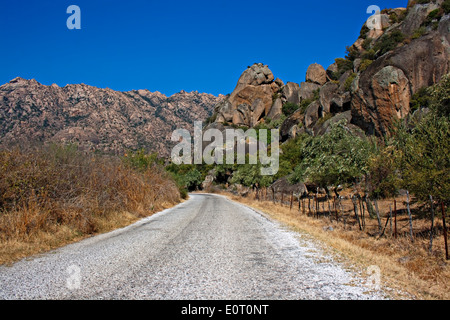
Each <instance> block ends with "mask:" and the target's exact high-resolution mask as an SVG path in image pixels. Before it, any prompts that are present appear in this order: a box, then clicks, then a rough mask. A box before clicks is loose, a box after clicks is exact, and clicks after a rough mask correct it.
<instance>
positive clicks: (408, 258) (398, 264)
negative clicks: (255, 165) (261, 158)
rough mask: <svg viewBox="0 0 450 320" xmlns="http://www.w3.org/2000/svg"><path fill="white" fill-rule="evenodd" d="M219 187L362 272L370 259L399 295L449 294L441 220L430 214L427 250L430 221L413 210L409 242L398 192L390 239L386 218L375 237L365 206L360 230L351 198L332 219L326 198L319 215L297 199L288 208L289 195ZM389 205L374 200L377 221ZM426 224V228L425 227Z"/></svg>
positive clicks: (443, 297) (375, 227) (439, 296)
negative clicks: (275, 197)
mask: <svg viewBox="0 0 450 320" xmlns="http://www.w3.org/2000/svg"><path fill="white" fill-rule="evenodd" d="M219 193H222V194H224V195H226V196H228V197H229V198H230V199H232V200H235V201H238V202H241V203H243V204H245V205H248V206H250V207H253V208H255V209H258V210H260V211H262V212H264V213H266V214H268V215H269V216H271V217H272V218H274V219H276V220H278V221H280V222H282V223H283V224H285V225H287V226H289V227H290V228H292V229H293V230H295V231H301V232H304V233H307V234H310V235H311V236H313V237H314V238H317V239H319V240H321V241H322V242H323V243H325V244H327V245H328V248H330V249H331V250H333V251H336V252H338V253H340V254H343V255H344V256H345V257H347V258H349V260H350V261H351V262H352V263H353V264H355V265H356V266H358V267H359V268H360V270H361V271H362V272H364V270H366V268H367V267H368V266H370V265H376V266H378V267H379V268H380V269H381V272H382V281H383V283H384V284H385V285H386V286H388V287H390V288H393V289H396V290H398V291H397V292H404V294H399V293H397V294H396V295H397V298H399V299H421V300H422V299H423V300H425V299H438V300H447V299H449V298H450V290H449V289H450V267H449V262H448V261H446V260H445V254H444V240H443V236H442V232H440V231H442V224H440V222H439V219H437V218H436V220H435V226H436V230H437V235H435V238H434V241H433V252H432V254H430V253H429V251H428V248H429V238H428V236H429V227H430V222H429V220H427V219H425V218H423V219H421V218H420V215H419V214H418V213H417V211H415V212H416V216H415V217H414V218H415V219H414V221H413V226H414V229H413V230H414V242H412V241H411V239H410V237H409V223H408V216H407V215H406V214H405V212H404V211H403V210H402V209H404V200H405V199H403V198H399V199H397V201H398V207H397V209H398V220H397V225H398V229H399V235H398V237H397V239H394V238H393V236H391V232H390V228H389V224H388V227H387V229H386V234H385V236H383V237H381V238H380V237H379V233H378V221H377V219H376V218H370V217H368V215H367V212H366V217H365V222H366V225H365V229H364V231H360V230H359V226H358V224H357V221H356V219H355V217H354V212H353V204H352V202H351V200H347V201H343V204H342V211H343V214H342V212H339V221H336V219H335V215H334V211H332V215H331V217H330V216H329V215H328V205H327V202H325V203H324V204H325V206H324V209H325V210H323V209H322V204H320V210H319V215H318V216H316V217H314V216H313V215H311V216H309V215H308V212H307V210H308V209H307V208H308V207H307V205H306V206H305V207H306V212H305V213H304V212H303V208H301V209H300V210H298V202H294V204H293V208H292V210H291V209H290V204H289V201H286V202H285V203H284V205H283V206H281V205H280V203H279V202H277V203H273V202H272V201H269V200H263V201H259V200H257V199H255V196H254V195H253V194H252V195H250V196H248V197H245V198H244V197H240V196H236V195H233V194H229V193H224V192H219ZM286 200H289V199H286ZM389 205H391V206H392V201H379V203H378V206H379V210H380V215H381V217H382V219H381V220H382V221H381V222H382V226H383V227H384V225H385V223H386V217H387V216H388V215H389ZM331 208H332V205H331ZM412 209H413V212H414V209H417V208H415V207H414V206H413V207H412ZM417 215H419V216H417ZM344 217H345V222H346V223H345V225H344ZM330 227H331V228H332V231H331V230H330ZM427 228H428V229H427ZM426 230H428V232H425V231H426ZM439 230H440V231H439Z"/></svg>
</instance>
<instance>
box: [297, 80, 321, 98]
mask: <svg viewBox="0 0 450 320" xmlns="http://www.w3.org/2000/svg"><path fill="white" fill-rule="evenodd" d="M317 89H320V85H319V84H317V83H312V82H302V83H301V84H300V89H299V95H300V100H306V99H312V98H313V97H314V91H316V90H317Z"/></svg>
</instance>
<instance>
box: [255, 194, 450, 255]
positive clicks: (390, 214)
mask: <svg viewBox="0 0 450 320" xmlns="http://www.w3.org/2000/svg"><path fill="white" fill-rule="evenodd" d="M254 198H255V200H258V201H271V202H273V203H274V204H279V205H280V206H283V207H289V209H290V210H291V211H293V210H295V211H297V212H298V214H302V215H306V216H308V217H311V218H315V219H329V220H330V222H332V221H335V222H337V223H342V224H343V227H344V229H345V228H357V229H358V230H360V231H361V232H365V233H367V234H368V235H370V236H372V237H375V238H377V239H380V238H382V237H390V238H393V239H398V238H408V239H409V240H410V241H411V242H413V243H415V242H417V241H420V242H421V243H424V241H426V242H427V247H428V251H429V252H430V253H432V252H433V241H435V240H436V238H437V237H442V238H443V240H444V251H445V259H446V260H449V253H448V234H447V223H448V222H447V221H446V218H447V217H446V215H447V212H446V208H445V205H444V203H443V202H442V201H436V200H435V199H433V197H432V196H431V195H430V197H429V201H428V203H419V202H418V201H417V200H416V199H414V198H412V197H410V195H409V193H408V192H406V194H405V195H403V196H399V197H397V198H395V199H370V198H369V197H368V196H366V195H360V194H347V195H343V196H328V195H324V194H319V193H318V192H317V193H315V194H311V193H310V194H299V193H295V192H293V191H291V192H280V191H278V192H276V191H274V190H273V189H270V188H263V189H255V190H254ZM447 220H448V219H447Z"/></svg>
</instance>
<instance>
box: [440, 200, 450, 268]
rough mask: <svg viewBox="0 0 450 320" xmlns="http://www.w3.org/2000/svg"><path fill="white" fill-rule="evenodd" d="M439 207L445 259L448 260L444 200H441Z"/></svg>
mask: <svg viewBox="0 0 450 320" xmlns="http://www.w3.org/2000/svg"><path fill="white" fill-rule="evenodd" d="M441 207H442V224H443V229H444V244H445V259H446V260H449V257H448V244H447V226H446V225H445V208H444V201H442V200H441Z"/></svg>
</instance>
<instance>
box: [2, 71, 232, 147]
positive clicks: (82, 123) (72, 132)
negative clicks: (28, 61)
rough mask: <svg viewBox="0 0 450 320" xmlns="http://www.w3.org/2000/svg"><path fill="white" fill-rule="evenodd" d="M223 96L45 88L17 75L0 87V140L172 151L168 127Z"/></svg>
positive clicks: (200, 113)
mask: <svg viewBox="0 0 450 320" xmlns="http://www.w3.org/2000/svg"><path fill="white" fill-rule="evenodd" d="M223 98H224V97H223V96H220V97H215V96H213V95H210V94H204V93H198V92H189V93H188V92H184V91H182V92H180V93H177V94H174V95H172V96H170V97H166V96H165V95H163V94H161V93H159V92H150V91H148V90H133V91H129V92H119V91H114V90H111V89H99V88H96V87H92V86H88V85H85V84H77V85H67V86H65V87H59V86H57V85H51V86H45V85H42V84H40V83H38V82H37V81H36V80H25V79H22V78H16V79H13V80H12V81H10V82H9V83H7V84H4V85H2V86H0V133H1V135H0V144H20V143H22V142H33V141H34V142H48V141H54V142H73V143H77V144H79V145H80V147H81V148H85V149H94V150H99V151H102V152H107V153H120V152H123V151H124V150H127V149H139V148H144V149H146V150H147V151H149V152H157V153H158V154H160V155H161V156H168V155H170V149H171V146H172V145H173V143H172V142H171V140H170V138H171V134H172V131H173V130H174V129H176V128H186V129H190V128H192V126H193V122H194V121H197V120H204V119H206V118H208V117H209V116H210V115H211V114H212V112H213V106H214V105H215V104H217V103H218V102H219V101H220V100H222V99H223Z"/></svg>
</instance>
